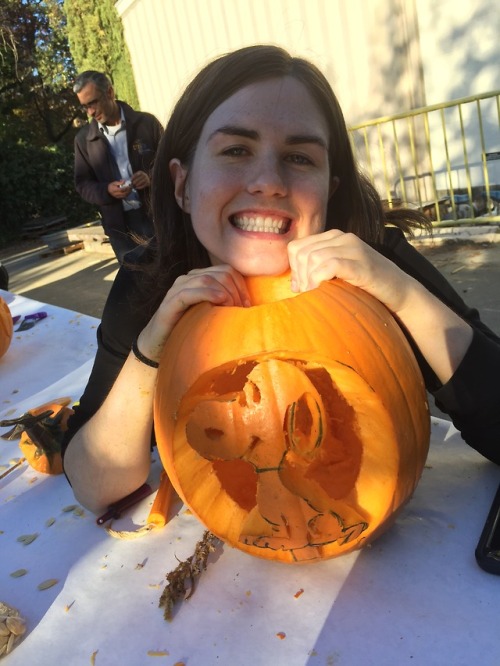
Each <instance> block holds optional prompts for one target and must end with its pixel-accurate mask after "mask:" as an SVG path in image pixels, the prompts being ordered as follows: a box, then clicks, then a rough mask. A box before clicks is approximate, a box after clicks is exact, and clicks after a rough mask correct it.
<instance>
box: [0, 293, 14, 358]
mask: <svg viewBox="0 0 500 666" xmlns="http://www.w3.org/2000/svg"><path fill="white" fill-rule="evenodd" d="M13 330H14V324H13V321H12V314H11V312H10V309H9V306H8V305H7V303H6V302H5V300H4V299H3V298H2V297H1V296H0V358H1V357H2V356H3V355H4V354H5V352H6V351H7V349H8V348H9V347H10V343H11V341H12V333H13Z"/></svg>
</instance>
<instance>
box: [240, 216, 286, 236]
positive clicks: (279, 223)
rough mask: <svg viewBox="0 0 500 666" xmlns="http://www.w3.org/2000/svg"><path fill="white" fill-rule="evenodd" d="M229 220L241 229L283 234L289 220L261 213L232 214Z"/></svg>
mask: <svg viewBox="0 0 500 666" xmlns="http://www.w3.org/2000/svg"><path fill="white" fill-rule="evenodd" d="M231 222H232V223H233V224H234V226H235V227H237V228H238V229H241V230H242V231H258V232H261V233H267V234H284V233H286V231H287V228H288V224H289V220H287V219H285V218H282V217H281V218H276V217H270V216H265V217H264V216H262V215H234V216H233V217H232V219H231Z"/></svg>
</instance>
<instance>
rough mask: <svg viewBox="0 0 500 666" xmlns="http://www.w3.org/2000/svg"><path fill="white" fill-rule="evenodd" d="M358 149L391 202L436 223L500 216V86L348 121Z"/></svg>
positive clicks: (370, 174)
mask: <svg viewBox="0 0 500 666" xmlns="http://www.w3.org/2000/svg"><path fill="white" fill-rule="evenodd" d="M349 131H350V136H351V141H352V145H353V149H354V152H355V155H356V157H357V159H358V162H359V163H360V165H361V167H362V168H363V169H364V171H365V172H366V174H367V176H368V177H369V178H370V179H371V180H372V182H373V183H374V185H375V186H376V188H377V190H378V191H379V193H380V194H381V196H382V198H384V199H385V201H386V202H387V204H388V205H390V206H391V205H392V206H395V205H401V204H403V205H407V206H411V207H415V208H419V209H420V210H423V211H424V212H425V214H426V215H427V216H428V217H429V219H431V220H432V221H433V222H435V223H437V224H448V223H450V222H453V223H454V224H455V223H456V222H457V221H459V222H471V221H472V220H474V221H475V222H481V223H488V222H490V221H495V222H496V221H500V90H497V91H493V92H489V93H485V94H482V95H474V96H472V97H463V98H461V99H457V100H453V101H451V102H445V103H442V104H434V105H432V106H426V107H422V108H419V109H413V110H411V111H407V112H405V113H399V114H394V115H391V116H385V117H382V118H376V119H375V120H370V121H367V122H364V123H360V124H359V125H354V126H351V127H350V128H349Z"/></svg>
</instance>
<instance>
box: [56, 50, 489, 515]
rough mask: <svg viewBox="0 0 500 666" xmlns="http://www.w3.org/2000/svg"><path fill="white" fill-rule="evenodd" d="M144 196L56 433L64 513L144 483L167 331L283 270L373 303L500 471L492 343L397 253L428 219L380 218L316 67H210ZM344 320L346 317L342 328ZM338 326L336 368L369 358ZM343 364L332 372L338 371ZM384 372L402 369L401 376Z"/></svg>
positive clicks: (426, 269) (95, 506) (447, 293)
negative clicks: (147, 213) (133, 238)
mask: <svg viewBox="0 0 500 666" xmlns="http://www.w3.org/2000/svg"><path fill="white" fill-rule="evenodd" d="M91 99H93V97H89V99H88V100H87V102H86V101H85V100H82V101H83V103H90V101H91ZM151 195H152V207H153V214H154V225H155V236H154V238H153V239H152V240H151V241H150V242H149V243H148V244H147V245H146V246H144V247H140V248H138V249H137V250H136V251H134V253H132V254H130V255H128V262H127V265H125V266H123V267H122V268H121V269H120V271H119V273H118V276H117V278H116V280H115V282H114V284H113V286H112V289H111V291H110V294H109V297H108V301H107V303H106V307H105V310H104V313H103V317H102V323H101V326H100V328H99V332H98V342H99V348H98V353H97V357H96V361H95V365H94V369H93V371H92V374H91V377H90V380H89V384H88V386H87V388H86V390H85V393H84V395H83V396H82V398H81V400H80V404H79V406H78V407H77V409H76V410H75V414H74V416H73V417H72V418H71V419H70V421H69V429H68V433H67V437H66V442H65V445H64V446H65V447H66V453H65V471H66V474H67V476H68V479H69V480H70V482H71V483H72V485H73V489H74V492H75V494H76V496H77V498H78V499H79V500H80V502H82V503H83V504H84V505H86V506H87V507H89V508H91V509H92V510H94V511H100V510H101V509H103V508H104V507H106V506H107V505H109V504H111V503H113V502H115V501H117V500H119V499H120V498H121V497H123V496H125V495H127V494H128V493H130V492H132V491H134V490H135V489H136V488H138V487H139V486H140V485H141V484H142V483H143V482H144V481H145V480H146V478H147V476H148V473H149V468H150V446H151V439H152V433H153V400H154V392H155V385H156V381H157V374H158V369H157V366H158V364H160V361H161V364H162V367H163V364H164V363H166V362H167V360H166V359H164V358H162V354H163V350H164V349H167V350H168V349H169V348H170V347H169V345H167V346H166V343H167V341H168V342H169V343H170V340H171V339H172V335H171V334H172V331H173V330H174V328H175V327H176V325H177V324H178V322H179V320H180V319H181V318H182V317H183V315H184V313H185V312H186V311H187V310H189V309H190V308H191V306H195V305H198V304H200V303H201V304H203V307H204V308H206V309H208V310H211V309H212V308H214V309H217V308H219V307H220V308H228V313H230V312H233V311H234V312H237V311H238V312H239V311H240V309H241V308H248V307H253V306H252V298H251V293H250V290H249V282H248V280H249V278H250V277H257V276H260V277H261V279H262V276H268V277H269V278H273V276H279V275H280V274H282V275H286V277H285V278H283V279H284V280H285V281H286V284H287V285H288V287H287V293H290V292H291V293H294V294H302V293H303V292H308V291H310V290H316V289H318V288H319V287H320V285H321V283H322V282H323V281H327V280H332V279H337V280H340V279H341V280H343V281H344V282H346V283H349V284H350V285H351V286H353V287H357V288H359V289H361V290H364V291H365V292H367V294H368V295H369V296H370V297H371V298H372V299H373V298H374V299H376V300H378V301H380V303H381V304H382V305H380V303H379V304H377V307H381V308H382V310H383V311H386V310H389V311H390V312H391V313H392V316H393V318H394V320H395V321H396V322H397V325H398V327H399V329H398V330H400V331H401V332H402V333H403V334H404V336H405V337H406V339H407V341H408V342H409V344H410V346H411V347H412V349H413V352H414V353H415V356H416V360H417V362H418V366H419V368H420V372H422V374H423V378H424V380H425V386H426V388H427V390H428V391H430V392H431V393H432V394H433V395H434V396H435V398H436V401H437V402H438V404H439V406H440V408H441V409H442V410H443V411H444V412H445V413H447V414H449V415H450V417H451V418H452V420H453V422H454V423H455V425H456V426H457V428H458V429H459V430H460V431H461V433H462V436H463V437H464V439H466V441H467V442H468V443H469V444H470V445H471V446H473V447H475V448H477V449H478V450H479V451H481V452H482V453H483V454H484V455H485V456H487V457H489V458H490V459H492V460H495V461H496V462H500V451H499V447H498V441H499V436H500V423H499V420H498V404H499V401H500V394H499V391H500V389H499V384H498V382H497V379H496V377H497V376H498V374H499V373H500V340H499V339H498V337H497V336H496V335H495V334H494V333H493V332H492V331H490V330H489V329H488V328H487V327H486V326H485V325H484V324H483V323H482V321H481V320H480V318H479V316H478V313H477V312H476V311H475V310H473V309H471V308H468V307H467V306H466V304H465V303H464V302H463V300H462V299H461V297H460V296H459V295H458V294H457V293H456V292H455V291H454V290H453V289H452V287H451V286H450V285H449V284H448V283H447V282H446V280H445V279H444V278H443V277H442V276H441V275H440V274H439V273H438V272H437V271H436V270H435V269H434V267H433V266H432V265H431V264H429V263H428V262H427V261H426V260H425V259H424V258H423V257H422V256H421V255H420V254H419V253H418V252H417V251H416V250H415V249H414V248H413V247H412V246H411V245H410V244H409V243H408V242H407V240H406V238H405V235H404V233H403V231H407V230H410V229H411V228H412V227H413V226H418V225H425V224H426V223H427V221H426V219H425V218H424V217H423V216H422V215H420V214H419V213H417V212H415V211H410V210H404V209H395V210H390V211H386V210H384V208H383V206H382V203H381V200H380V198H379V196H378V194H377V193H376V191H375V190H374V188H373V186H372V185H371V184H370V183H369V182H368V181H367V180H366V179H365V178H364V177H363V175H362V174H361V173H360V171H359V169H358V167H357V165H356V164H355V161H354V158H353V154H352V150H351V144H350V140H349V136H348V132H347V129H346V125H345V122H344V119H343V115H342V111H341V109H340V106H339V104H338V101H337V99H336V97H335V95H334V93H333V91H332V89H331V87H330V85H329V83H328V81H327V80H326V78H325V77H324V76H323V75H322V74H321V72H320V71H319V70H318V69H317V68H316V67H314V66H313V65H312V64H310V63H309V62H307V61H306V60H303V59H301V58H294V57H292V56H290V55H289V54H288V53H286V52H285V51H284V50H282V49H280V48H277V47H274V46H253V47H247V48H243V49H240V50H238V51H235V52H233V53H229V54H228V55H225V56H222V57H220V58H218V59H216V60H214V61H213V62H211V63H209V64H208V65H207V66H206V67H204V68H203V70H202V71H201V72H200V73H199V74H198V75H197V76H196V77H195V78H194V79H193V81H192V82H191V83H190V84H189V85H188V87H187V88H186V90H185V91H184V93H183V94H182V96H181V97H180V99H179V101H178V103H177V104H176V106H175V108H174V111H173V113H172V115H171V118H170V120H169V122H168V125H167V127H166V130H165V134H164V136H163V138H162V140H161V142H160V145H159V148H158V152H157V156H156V159H155V164H154V170H153V178H152V189H151ZM278 305H279V304H273V309H274V307H277V306H278ZM255 307H261V306H255ZM328 307H329V306H324V308H328ZM278 310H279V308H278ZM189 314H191V313H189ZM358 316H359V313H358V310H357V306H355V305H353V306H352V319H353V320H356V319H357V318H358ZM306 319H310V317H305V316H297V317H295V318H293V320H292V321H291V323H290V325H289V326H288V328H287V331H288V334H289V337H290V340H295V339H300V340H302V339H306V338H307V334H306V333H304V327H305V324H306ZM224 321H226V319H225V318H224ZM252 321H253V320H252ZM275 321H279V317H278V316H277V317H276V319H275ZM350 321H351V319H350V318H348V317H347V318H344V319H342V320H338V321H337V326H339V327H343V326H345V327H346V328H345V331H344V339H345V340H346V341H348V342H350V341H352V347H351V348H350V349H348V357H349V354H350V355H352V357H353V358H355V357H357V355H359V354H363V355H367V356H369V355H370V354H369V352H367V350H366V349H363V343H359V342H358V343H357V342H356V340H355V339H354V338H355V336H353V334H352V330H351V328H350V326H351V324H350V323H349V322H350ZM309 323H310V322H309ZM317 325H318V327H320V328H321V327H322V324H321V318H318V323H317ZM176 330H178V329H176ZM201 330H203V327H202V328H201ZM223 331H224V337H221V336H218V337H217V339H216V341H215V342H214V344H220V345H221V346H224V345H228V344H229V339H230V338H231V348H235V349H236V350H237V348H238V347H239V346H242V345H240V342H241V341H240V340H239V339H238V338H237V337H236V339H234V337H235V336H234V334H233V333H231V331H232V328H231V326H229V325H227V326H225V327H224V329H223ZM253 332H254V331H252V333H253ZM238 335H240V337H241V336H242V335H243V334H242V333H241V332H240V333H239V334H238ZM228 336H229V337H228ZM231 336H232V337H231ZM359 339H361V338H359ZM282 344H283V346H284V348H286V347H287V345H286V342H283V343H282ZM356 344H358V346H357V347H356ZM165 353H167V354H168V351H167V352H165ZM203 354H204V346H203V344H198V343H197V344H196V345H195V344H193V345H192V349H191V350H190V353H188V354H187V355H185V357H184V358H185V359H186V363H193V364H195V363H197V362H198V361H199V360H200V358H201V357H203ZM348 357H346V359H344V365H346V366H350V367H353V366H352V364H349V363H348ZM295 358H297V359H300V358H302V357H301V356H300V350H296V356H295ZM144 359H146V360H147V362H145V360H144ZM280 367H281V366H280ZM292 370H293V375H294V376H295V375H296V374H297V372H296V368H292ZM391 372H392V371H391ZM397 372H400V373H401V374H404V373H405V372H407V369H406V366H405V364H404V363H402V364H401V365H399V366H398V370H397ZM360 373H361V375H362V371H360ZM174 383H175V382H174ZM368 384H370V382H368ZM251 386H252V382H249V387H250V388H251ZM370 386H371V384H370ZM176 388H179V387H176ZM250 388H249V389H248V390H250ZM372 389H373V387H372ZM315 391H316V389H314V391H313V392H312V393H313V394H314V395H316V394H315ZM384 400H385V399H384ZM294 401H295V402H297V404H299V405H310V404H312V403H313V402H314V401H312V402H311V400H309V399H306V398H301V397H300V396H298V397H297V400H295V398H294ZM215 402H217V401H215ZM215 407H217V405H215ZM299 411H301V412H302V413H305V411H303V410H299ZM195 421H196V423H197V420H196V419H195ZM292 421H293V423H296V422H295V421H294V420H293V419H292ZM297 423H298V424H299V426H300V427H299V429H301V428H302V427H305V426H304V423H303V422H302V419H299V421H298V422H297ZM281 425H282V424H281ZM295 430H296V428H295V426H293V427H292V431H293V433H295ZM207 432H208V434H209V435H212V434H213V431H212V430H211V429H210V427H209V428H208V430H207ZM293 437H294V438H295V434H293ZM209 439H210V438H209ZM383 447H384V445H383V443H382V450H383ZM213 456H215V458H217V451H214V452H213ZM247 457H248V460H249V461H250V462H249V464H253V463H252V462H251V461H253V456H252V455H251V454H250V455H248V456H247ZM318 465H319V463H318ZM188 473H189V472H188ZM318 473H319V474H320V476H321V470H318Z"/></svg>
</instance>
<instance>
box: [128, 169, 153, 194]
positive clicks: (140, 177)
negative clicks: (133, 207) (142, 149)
mask: <svg viewBox="0 0 500 666" xmlns="http://www.w3.org/2000/svg"><path fill="white" fill-rule="evenodd" d="M150 184H151V181H150V180H149V176H148V174H147V173H145V172H144V171H136V172H135V173H134V174H133V175H132V187H133V188H134V189H136V190H144V189H145V188H146V187H149V186H150Z"/></svg>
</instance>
